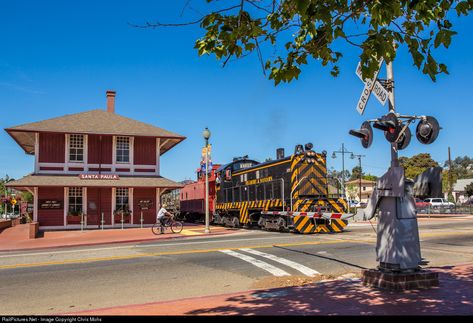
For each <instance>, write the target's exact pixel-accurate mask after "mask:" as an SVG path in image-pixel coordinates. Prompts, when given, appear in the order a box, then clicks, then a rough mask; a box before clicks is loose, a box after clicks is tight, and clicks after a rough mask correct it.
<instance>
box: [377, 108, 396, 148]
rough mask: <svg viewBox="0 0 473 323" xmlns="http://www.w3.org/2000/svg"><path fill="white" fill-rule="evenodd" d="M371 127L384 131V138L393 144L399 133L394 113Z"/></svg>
mask: <svg viewBox="0 0 473 323" xmlns="http://www.w3.org/2000/svg"><path fill="white" fill-rule="evenodd" d="M373 127H375V128H376V129H380V130H382V131H384V136H385V137H386V139H387V140H388V141H389V142H395V141H396V139H397V138H398V137H399V133H400V132H401V127H400V125H399V121H398V119H397V117H396V115H395V114H394V113H388V114H387V115H385V116H383V117H382V118H381V120H378V121H376V122H375V123H374V124H373Z"/></svg>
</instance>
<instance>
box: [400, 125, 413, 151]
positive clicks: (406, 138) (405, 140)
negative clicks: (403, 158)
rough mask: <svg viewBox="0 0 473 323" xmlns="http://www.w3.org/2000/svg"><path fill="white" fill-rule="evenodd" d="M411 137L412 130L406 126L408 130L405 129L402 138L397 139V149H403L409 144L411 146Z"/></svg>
mask: <svg viewBox="0 0 473 323" xmlns="http://www.w3.org/2000/svg"><path fill="white" fill-rule="evenodd" d="M411 137H412V134H411V130H409V128H406V130H404V132H403V133H402V135H401V138H399V140H398V141H397V149H398V150H403V149H405V148H406V147H407V146H409V143H410V142H411Z"/></svg>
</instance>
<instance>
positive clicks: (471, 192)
mask: <svg viewBox="0 0 473 323" xmlns="http://www.w3.org/2000/svg"><path fill="white" fill-rule="evenodd" d="M465 192H466V195H468V197H470V196H473V183H470V184H468V185H467V186H465Z"/></svg>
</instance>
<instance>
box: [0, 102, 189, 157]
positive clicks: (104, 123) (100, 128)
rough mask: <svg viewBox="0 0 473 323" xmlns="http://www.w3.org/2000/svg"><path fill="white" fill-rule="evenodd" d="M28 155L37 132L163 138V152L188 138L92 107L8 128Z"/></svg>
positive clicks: (32, 149) (32, 147) (31, 150)
mask: <svg viewBox="0 0 473 323" xmlns="http://www.w3.org/2000/svg"><path fill="white" fill-rule="evenodd" d="M5 131H6V132H8V134H9V135H10V136H12V137H13V139H15V141H16V142H17V143H18V144H19V145H20V146H21V147H22V148H23V149H24V150H25V152H26V153H28V154H34V141H35V132H54V133H76V134H101V135H119V136H145V137H160V138H163V140H161V144H162V147H161V154H163V153H165V152H166V151H167V150H169V149H171V148H172V147H173V146H175V145H176V144H178V143H179V142H181V141H182V140H184V139H185V138H186V137H184V136H181V135H178V134H176V133H173V132H170V131H167V130H165V129H162V128H159V127H156V126H153V125H150V124H148V123H144V122H141V121H137V120H133V119H130V118H127V117H123V116H121V115H118V114H116V113H113V112H107V111H105V110H100V109H97V110H90V111H86V112H81V113H75V114H68V115H65V116H62V117H57V118H52V119H47V120H43V121H38V122H32V123H27V124H23V125H19V126H15V127H11V128H7V129H5Z"/></svg>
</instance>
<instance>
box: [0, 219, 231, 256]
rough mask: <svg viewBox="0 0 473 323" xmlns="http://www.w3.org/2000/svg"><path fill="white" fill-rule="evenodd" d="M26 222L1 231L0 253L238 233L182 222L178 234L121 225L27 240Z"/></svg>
mask: <svg viewBox="0 0 473 323" xmlns="http://www.w3.org/2000/svg"><path fill="white" fill-rule="evenodd" d="M26 226H27V225H22V224H20V225H16V226H13V227H10V228H7V229H4V230H3V231H2V232H0V252H7V251H23V250H34V249H45V248H64V247H76V246H77V247H78V246H90V245H100V244H111V243H132V242H144V241H154V240H165V239H180V238H186V237H195V236H213V235H222V234H231V233H236V232H238V231H237V230H235V229H231V228H225V227H217V226H210V233H209V234H206V233H205V226H204V225H203V224H187V223H185V224H184V228H183V230H182V232H181V233H177V234H176V233H171V232H170V231H166V233H165V234H160V235H155V234H154V233H153V232H152V231H151V227H146V228H124V229H104V230H100V229H87V230H84V231H81V230H61V231H40V235H39V237H38V238H36V239H29V238H28V234H27V233H25V231H26V230H27V227H26Z"/></svg>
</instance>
